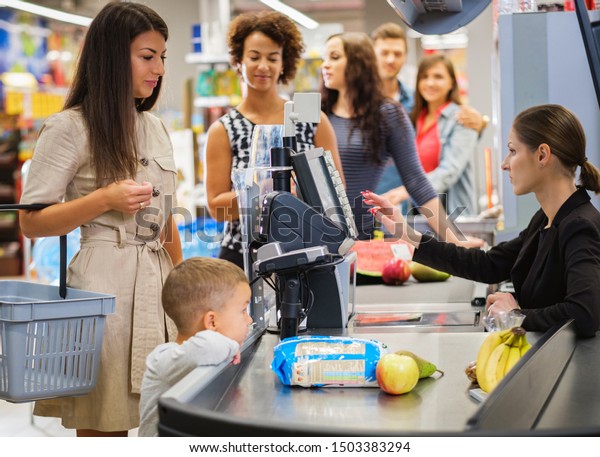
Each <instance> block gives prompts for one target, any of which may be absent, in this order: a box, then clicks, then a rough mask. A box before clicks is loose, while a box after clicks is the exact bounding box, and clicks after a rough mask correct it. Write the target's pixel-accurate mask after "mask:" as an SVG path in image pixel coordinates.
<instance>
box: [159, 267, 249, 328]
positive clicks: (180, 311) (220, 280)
mask: <svg viewBox="0 0 600 457" xmlns="http://www.w3.org/2000/svg"><path fill="white" fill-rule="evenodd" d="M242 282H243V283H246V284H248V279H247V278H246V274H245V273H244V270H242V269H241V268H240V267H238V266H237V265H235V264H234V263H231V262H229V261H228V260H223V259H213V258H211V257H192V258H189V259H187V260H184V261H183V262H181V263H180V264H179V265H177V266H176V267H175V268H173V270H171V272H170V273H169V276H167V279H166V280H165V284H164V286H163V290H162V305H163V308H164V310H165V313H167V316H169V317H170V318H171V319H172V320H173V322H174V323H175V325H176V326H177V329H178V330H179V331H180V332H186V331H187V330H188V326H190V325H191V324H192V323H193V324H195V323H196V322H197V321H198V318H200V317H201V316H203V315H204V314H205V313H207V312H208V311H218V310H219V309H220V307H221V306H222V305H223V303H225V302H226V301H227V300H228V299H229V298H231V297H232V296H233V294H234V292H235V287H236V286H237V285H238V284H239V283H242Z"/></svg>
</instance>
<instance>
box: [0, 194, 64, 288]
mask: <svg viewBox="0 0 600 457" xmlns="http://www.w3.org/2000/svg"><path fill="white" fill-rule="evenodd" d="M51 205H52V204H49V203H32V204H29V205H25V204H21V203H11V204H1V205H0V211H16V210H19V209H24V210H30V211H36V210H40V209H44V208H46V207H48V206H51ZM58 293H59V295H60V298H63V299H64V298H67V235H61V236H60V279H59V282H58Z"/></svg>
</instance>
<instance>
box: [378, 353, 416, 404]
mask: <svg viewBox="0 0 600 457" xmlns="http://www.w3.org/2000/svg"><path fill="white" fill-rule="evenodd" d="M375 375H376V377H377V383H378V384H379V387H381V389H382V390H383V391H384V392H386V393H388V394H392V395H400V394H405V393H407V392H410V391H411V390H413V388H414V387H415V386H416V385H417V382H418V381H419V367H418V366H417V362H415V361H414V360H413V359H412V358H411V357H409V356H407V355H398V354H385V355H384V356H382V357H381V358H380V359H379V361H378V362H377V367H376V368H375Z"/></svg>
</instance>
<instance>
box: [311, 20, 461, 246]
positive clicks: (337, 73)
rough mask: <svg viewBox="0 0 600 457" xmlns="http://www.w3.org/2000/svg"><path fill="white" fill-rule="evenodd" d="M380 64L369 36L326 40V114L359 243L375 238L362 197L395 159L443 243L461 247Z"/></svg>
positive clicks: (409, 189) (404, 113) (367, 209)
mask: <svg viewBox="0 0 600 457" xmlns="http://www.w3.org/2000/svg"><path fill="white" fill-rule="evenodd" d="M376 59H377V58H376V56H375V52H374V50H373V45H372V43H371V41H370V39H369V37H368V36H367V35H366V34H364V33H354V32H346V33H341V34H337V35H333V36H331V37H330V38H329V39H328V40H327V44H326V48H325V55H324V57H323V65H322V72H323V87H322V90H321V92H322V109H323V111H324V112H325V113H326V114H327V115H328V117H329V120H330V121H331V124H332V125H333V128H334V130H335V133H336V137H337V143H338V150H339V153H340V158H341V161H342V168H343V170H344V176H345V178H346V193H347V195H348V199H349V200H350V204H351V206H352V209H353V211H354V217H355V219H356V225H357V227H358V230H359V234H360V238H363V239H367V238H370V236H371V235H372V232H373V222H374V219H373V215H372V214H371V213H370V212H369V207H368V205H365V204H364V202H363V198H362V194H361V192H362V191H364V190H367V189H374V188H375V187H376V186H377V184H378V182H379V179H380V178H381V175H382V173H383V169H384V168H385V164H386V162H387V161H388V159H389V158H390V157H391V158H392V159H393V161H394V163H395V164H396V167H397V168H398V172H399V173H400V177H401V178H402V182H403V183H404V185H405V187H406V190H407V191H408V193H409V194H410V197H411V199H412V200H413V202H414V203H415V204H416V206H417V207H418V208H419V211H420V213H421V214H423V215H425V216H426V217H427V219H428V222H429V225H430V226H431V227H432V228H433V229H434V230H435V232H436V233H437V234H438V236H440V238H442V239H448V240H449V241H454V242H457V241H458V239H457V237H456V236H455V235H454V234H453V233H452V232H451V231H449V230H447V228H448V224H447V221H446V212H445V210H444V207H443V205H442V204H441V201H440V199H439V197H438V196H437V194H436V192H435V190H434V189H433V187H432V186H431V184H430V183H429V181H428V180H427V177H426V175H425V172H424V171H423V168H422V166H421V163H420V162H419V158H418V155H417V151H416V147H415V136H414V131H413V128H412V126H411V123H410V120H409V118H408V115H407V114H406V112H405V111H404V109H403V108H402V106H401V105H400V104H399V103H398V102H396V101H394V100H392V99H390V98H386V97H385V95H384V94H383V90H382V87H381V80H380V78H379V74H378V72H377V60H376Z"/></svg>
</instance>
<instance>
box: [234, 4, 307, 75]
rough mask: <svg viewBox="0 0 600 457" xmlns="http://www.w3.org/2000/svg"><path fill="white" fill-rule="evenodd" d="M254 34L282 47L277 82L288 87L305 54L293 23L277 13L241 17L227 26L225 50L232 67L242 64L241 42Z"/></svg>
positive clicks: (268, 12)
mask: <svg viewBox="0 0 600 457" xmlns="http://www.w3.org/2000/svg"><path fill="white" fill-rule="evenodd" d="M254 32H261V33H263V34H264V35H266V36H268V37H269V38H270V39H271V40H273V41H274V42H275V43H277V44H278V45H279V46H281V48H282V63H283V69H282V71H281V74H280V75H279V79H278V82H280V83H281V84H287V83H288V81H292V80H293V79H294V77H295V76H296V68H297V66H298V63H299V62H300V58H301V57H302V53H303V52H304V42H303V41H302V34H301V33H300V30H299V29H298V27H297V26H296V24H295V23H294V21H292V20H291V19H289V18H288V17H287V16H284V15H283V14H281V13H278V12H277V11H258V12H254V11H252V12H248V13H242V14H240V15H238V16H236V17H235V18H234V19H233V20H232V21H231V22H230V23H229V31H228V33H227V46H228V47H229V58H230V62H231V65H232V66H233V67H236V66H237V65H238V64H239V63H241V62H242V59H243V57H244V42H245V41H246V38H248V35H250V34H252V33H254Z"/></svg>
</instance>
